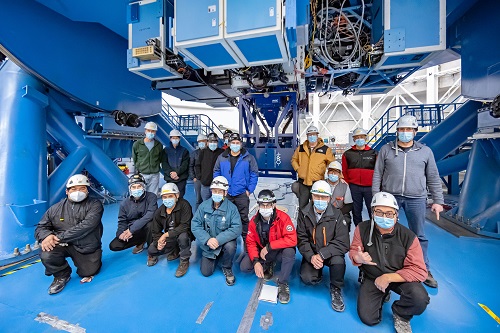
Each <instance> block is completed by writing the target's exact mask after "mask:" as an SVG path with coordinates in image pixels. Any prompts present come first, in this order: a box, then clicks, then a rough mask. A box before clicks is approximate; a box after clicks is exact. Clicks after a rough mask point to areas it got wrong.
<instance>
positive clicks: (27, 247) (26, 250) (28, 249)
mask: <svg viewBox="0 0 500 333" xmlns="http://www.w3.org/2000/svg"><path fill="white" fill-rule="evenodd" d="M24 252H31V246H30V245H29V244H26V247H25V248H24Z"/></svg>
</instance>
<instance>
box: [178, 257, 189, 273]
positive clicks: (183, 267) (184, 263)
mask: <svg viewBox="0 0 500 333" xmlns="http://www.w3.org/2000/svg"><path fill="white" fill-rule="evenodd" d="M188 268H189V259H181V261H180V262H179V267H177V270H176V271H175V277H181V276H184V275H186V273H187V271H188Z"/></svg>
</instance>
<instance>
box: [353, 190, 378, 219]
mask: <svg viewBox="0 0 500 333" xmlns="http://www.w3.org/2000/svg"><path fill="white" fill-rule="evenodd" d="M349 188H350V189H351V196H352V203H353V207H352V219H353V221H354V225H355V226H357V225H358V224H360V223H361V222H363V217H362V212H363V200H364V201H365V206H366V209H367V210H368V216H370V219H371V218H372V206H371V205H372V198H373V195H372V187H371V186H359V185H356V184H349Z"/></svg>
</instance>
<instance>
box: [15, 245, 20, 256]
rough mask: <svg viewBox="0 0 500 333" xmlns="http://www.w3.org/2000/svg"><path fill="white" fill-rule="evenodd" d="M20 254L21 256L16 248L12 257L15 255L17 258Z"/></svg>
mask: <svg viewBox="0 0 500 333" xmlns="http://www.w3.org/2000/svg"><path fill="white" fill-rule="evenodd" d="M20 254H21V253H19V248H18V247H16V248H15V249H14V255H15V256H18V255H20Z"/></svg>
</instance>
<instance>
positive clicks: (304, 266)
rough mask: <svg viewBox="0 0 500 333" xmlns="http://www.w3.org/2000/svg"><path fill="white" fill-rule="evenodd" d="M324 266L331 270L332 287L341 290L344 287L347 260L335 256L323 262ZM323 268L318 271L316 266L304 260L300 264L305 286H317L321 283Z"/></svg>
mask: <svg viewBox="0 0 500 333" xmlns="http://www.w3.org/2000/svg"><path fill="white" fill-rule="evenodd" d="M323 266H328V268H329V269H330V286H335V287H338V288H341V287H343V286H344V275H345V258H344V257H343V256H342V257H341V256H333V257H330V258H328V259H327V260H325V261H324V262H323ZM322 277H323V268H321V269H316V268H314V266H313V265H312V264H311V263H310V262H308V261H306V260H305V259H304V258H302V262H301V264H300V279H301V280H302V282H304V283H305V284H310V285H315V284H318V283H320V282H321V279H322Z"/></svg>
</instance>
